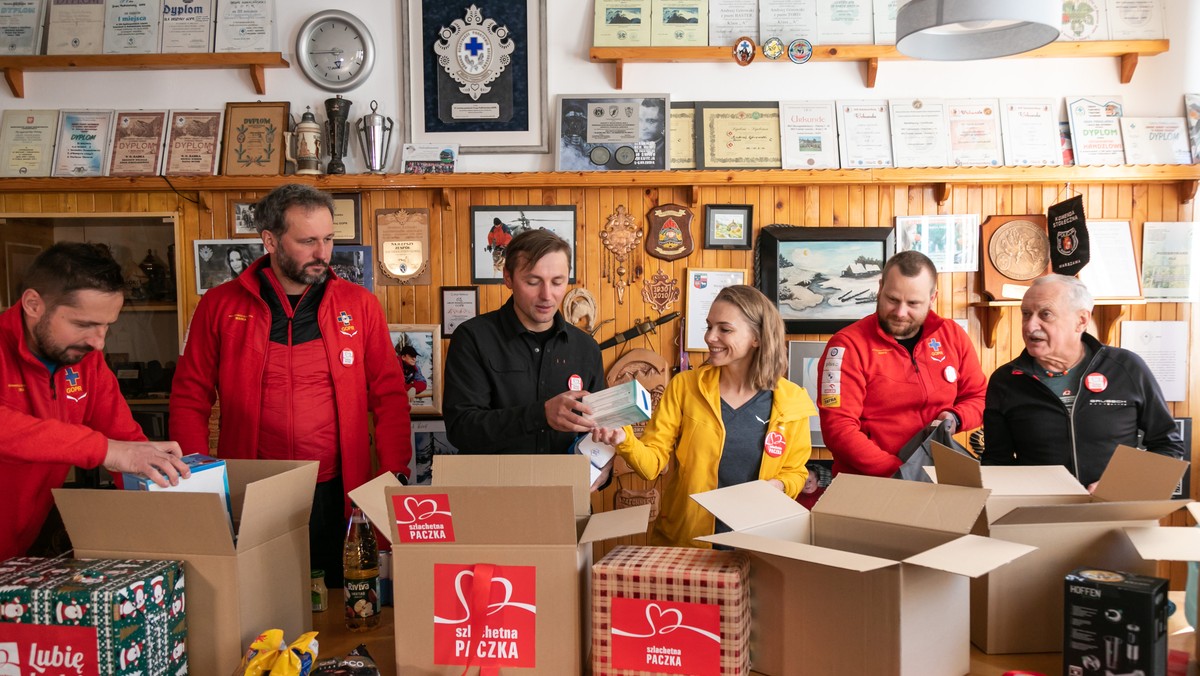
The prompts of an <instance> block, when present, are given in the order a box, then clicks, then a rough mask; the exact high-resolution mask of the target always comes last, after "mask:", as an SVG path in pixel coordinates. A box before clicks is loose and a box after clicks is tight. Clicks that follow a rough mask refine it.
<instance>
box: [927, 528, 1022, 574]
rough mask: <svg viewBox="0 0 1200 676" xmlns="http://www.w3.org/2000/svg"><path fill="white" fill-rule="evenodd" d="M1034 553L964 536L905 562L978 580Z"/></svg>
mask: <svg viewBox="0 0 1200 676" xmlns="http://www.w3.org/2000/svg"><path fill="white" fill-rule="evenodd" d="M1035 550H1037V547H1031V546H1029V545H1023V544H1019V543H1016V542H1008V541H1005V540H993V539H992V538H985V537H979V536H978V535H964V536H962V537H960V538H955V539H954V540H951V541H950V542H947V543H946V544H944V545H939V546H937V547H933V548H931V549H927V550H925V551H923V552H921V553H920V554H917V555H915V556H910V557H908V558H907V559H904V562H905V563H911V564H914V565H917V566H922V567H925V568H933V569H935V570H941V571H945V572H947V573H954V574H956V575H965V576H967V577H979V576H980V575H986V574H987V573H990V572H991V571H993V570H995V569H996V568H999V567H1000V566H1003V565H1004V564H1006V563H1009V562H1010V561H1013V560H1015V559H1018V558H1020V557H1022V556H1025V555H1026V554H1028V553H1030V552H1032V551H1035Z"/></svg>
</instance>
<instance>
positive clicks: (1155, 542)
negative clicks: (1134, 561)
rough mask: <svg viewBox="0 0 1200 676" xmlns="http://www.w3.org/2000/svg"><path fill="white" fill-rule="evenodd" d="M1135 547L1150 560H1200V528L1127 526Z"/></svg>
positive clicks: (1126, 530)
mask: <svg viewBox="0 0 1200 676" xmlns="http://www.w3.org/2000/svg"><path fill="white" fill-rule="evenodd" d="M1125 534H1126V535H1127V536H1128V537H1129V541H1130V542H1132V543H1133V547H1134V549H1137V550H1138V554H1141V555H1142V558H1143V559H1146V560H1149V561H1200V528H1161V527H1157V526H1154V527H1148V528H1147V527H1139V528H1126V529H1125Z"/></svg>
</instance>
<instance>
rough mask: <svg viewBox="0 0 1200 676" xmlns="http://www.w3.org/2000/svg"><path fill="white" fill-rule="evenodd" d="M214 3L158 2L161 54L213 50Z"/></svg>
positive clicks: (196, 0) (200, 0) (205, 0)
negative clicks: (160, 4)
mask: <svg viewBox="0 0 1200 676" xmlns="http://www.w3.org/2000/svg"><path fill="white" fill-rule="evenodd" d="M215 1H216V0H162V3H163V5H162V26H161V27H160V28H159V33H160V34H161V36H162V38H161V44H162V48H161V50H160V51H162V52H163V53H164V54H181V53H190V52H211V51H212V50H213V27H214V25H215V24H214V22H213V3H214V2H215Z"/></svg>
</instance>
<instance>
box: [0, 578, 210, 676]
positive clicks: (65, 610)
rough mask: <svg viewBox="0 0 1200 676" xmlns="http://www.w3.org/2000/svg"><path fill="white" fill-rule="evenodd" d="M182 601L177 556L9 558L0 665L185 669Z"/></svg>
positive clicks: (43, 669)
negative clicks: (149, 558)
mask: <svg viewBox="0 0 1200 676" xmlns="http://www.w3.org/2000/svg"><path fill="white" fill-rule="evenodd" d="M186 607H187V602H186V597H185V596H184V574H183V565H182V564H181V563H180V562H178V561H144V560H142V561H139V560H116V559H39V558H32V557H19V558H15V559H9V560H8V561H5V562H3V563H0V673H4V674H22V673H24V674H45V675H47V676H50V675H51V674H68V673H69V674H98V675H99V676H122V675H124V674H186V673H188V658H187V649H186V640H187V611H186ZM22 670H23V671H22Z"/></svg>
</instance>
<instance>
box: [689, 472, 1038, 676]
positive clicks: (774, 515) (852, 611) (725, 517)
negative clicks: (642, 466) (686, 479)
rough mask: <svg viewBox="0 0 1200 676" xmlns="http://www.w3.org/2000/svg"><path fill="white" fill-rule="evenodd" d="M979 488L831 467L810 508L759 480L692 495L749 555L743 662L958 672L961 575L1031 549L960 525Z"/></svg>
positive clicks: (962, 643) (973, 512) (966, 662)
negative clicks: (749, 627)
mask: <svg viewBox="0 0 1200 676" xmlns="http://www.w3.org/2000/svg"><path fill="white" fill-rule="evenodd" d="M987 495H988V492H987V491H986V490H983V489H978V488H962V487H958V486H938V485H934V484H926V483H918V482H909V481H897V480H894V479H880V478H876V477H865V476H856V475H849V474H841V475H838V477H837V478H836V479H834V481H833V483H832V484H831V485H830V486H829V488H828V489H827V490H826V491H825V494H824V495H823V496H821V500H820V501H819V502H818V503H817V504H816V506H815V507H814V508H813V511H812V512H811V513H810V512H809V511H808V510H806V509H805V508H804V507H802V506H801V505H800V504H798V503H797V502H796V501H794V500H792V499H790V498H788V497H787V495H785V494H783V493H782V492H780V491H778V490H776V489H775V488H773V487H771V486H770V485H769V484H767V483H766V482H762V481H756V482H751V483H747V484H741V485H738V486H730V487H728V488H722V489H718V490H715V491H709V492H706V493H699V494H696V495H693V496H692V499H694V500H695V501H696V502H698V503H700V504H701V505H702V506H703V507H704V508H705V509H707V510H708V511H709V512H711V513H713V514H714V515H715V516H717V518H719V519H721V520H722V521H724V522H725V523H726V524H727V525H729V527H730V528H732V529H733V532H731V533H721V534H717V535H711V536H706V537H702V538H699V539H700V540H705V541H708V542H712V543H715V544H723V545H727V546H730V547H736V548H738V549H742V550H745V551H747V552H750V554H751V557H752V558H751V567H750V578H751V579H750V589H751V596H752V606H753V608H754V610H753V613H754V633H753V634H752V635H751V653H750V654H751V666H752V668H753V669H754V670H755V671H756V672H758V673H763V674H770V675H772V676H782V675H784V674H794V673H804V674H806V675H815V674H829V675H831V676H844V675H845V674H871V675H872V676H886V675H888V674H894V675H896V676H899V675H900V674H918V673H919V674H945V675H947V676H951V675H953V676H961V674H965V673H967V672H968V671H970V641H969V635H968V628H969V626H970V622H969V614H970V613H969V608H968V602H969V585H968V578H972V577H977V576H979V575H983V574H984V573H987V572H988V571H991V570H993V569H995V568H996V567H997V566H1002V565H1004V564H1005V563H1008V562H1009V561H1012V560H1013V559H1016V558H1018V557H1020V556H1023V555H1025V554H1027V553H1029V552H1031V551H1032V550H1033V547H1029V546H1026V545H1021V544H1015V543H1010V542H1003V541H999V540H992V539H989V538H986V537H980V536H975V535H969V534H968V532H969V531H970V530H971V527H972V526H973V525H974V524H975V521H976V518H977V517H978V516H979V514H980V512H981V511H982V510H983V506H984V503H985V501H986V500H987Z"/></svg>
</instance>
